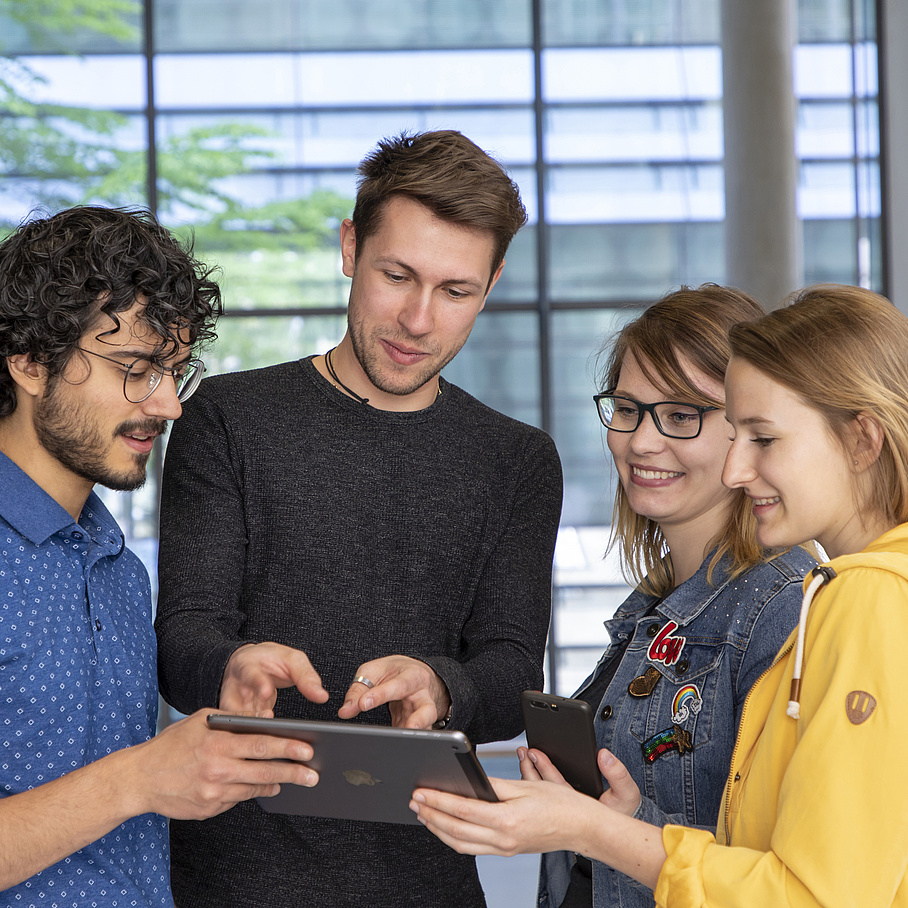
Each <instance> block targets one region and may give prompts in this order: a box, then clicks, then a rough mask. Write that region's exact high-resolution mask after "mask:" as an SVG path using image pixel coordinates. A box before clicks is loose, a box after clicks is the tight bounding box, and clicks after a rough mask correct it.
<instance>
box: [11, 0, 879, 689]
mask: <svg viewBox="0 0 908 908" xmlns="http://www.w3.org/2000/svg"><path fill="white" fill-rule="evenodd" d="M719 7H720V2H719V0H685V2H684V3H678V2H676V0H608V2H604V0H495V2H489V0H459V2H458V3H456V4H455V3H450V2H447V0H369V2H362V0H331V2H330V3H329V2H328V0H258V2H255V3H250V2H242V0H144V2H142V0H66V2H64V0H0V174H2V177H3V178H2V180H0V228H9V227H11V226H13V225H15V224H16V223H18V222H19V221H20V220H21V219H22V218H23V217H25V216H26V215H27V214H28V212H29V211H30V210H31V209H33V208H36V207H38V208H43V209H46V210H54V209H56V208H59V207H63V206H66V205H70V204H75V203H80V202H97V203H102V204H110V205H136V204H140V205H146V204H147V205H151V206H152V207H154V208H155V209H156V210H157V211H158V213H159V215H160V216H161V218H162V219H163V220H164V221H165V223H167V224H168V225H169V226H171V227H173V228H174V229H176V230H178V231H181V232H183V233H185V234H189V233H190V232H192V233H193V235H194V237H195V243H196V248H197V250H198V252H199V253H200V255H201V256H202V257H203V258H205V259H207V260H210V261H212V262H216V263H218V264H219V265H220V266H221V268H222V277H223V286H224V294H225V301H226V307H227V314H226V316H225V318H224V319H223V321H222V323H221V326H220V339H219V341H218V343H217V344H216V346H215V347H214V348H213V349H212V350H211V351H209V353H208V357H207V358H208V361H209V368H210V371H212V372H221V371H230V370H236V369H248V368H254V367H256V366H260V365H265V364H270V363H274V362H278V361H281V360H286V359H290V358H295V357H301V356H306V355H309V354H311V353H316V352H323V351H324V350H326V349H327V348H328V347H330V346H331V345H333V344H335V343H336V342H337V341H338V340H339V339H340V337H341V336H342V334H343V331H344V318H345V306H346V297H347V292H348V282H347V280H346V278H345V277H344V276H343V274H342V273H341V270H340V257H339V254H338V250H337V226H338V224H339V222H340V220H341V219H342V218H344V217H345V216H347V215H348V214H349V212H350V208H351V205H352V199H353V196H354V192H355V168H356V164H357V162H358V161H359V160H360V158H362V156H363V155H364V154H365V153H367V152H368V151H369V150H370V149H371V148H372V147H373V145H374V143H375V141H376V140H377V139H378V138H379V137H380V136H382V135H387V134H391V133H396V132H399V131H401V130H424V129H432V128H455V129H459V130H461V131H463V132H464V133H465V134H467V135H469V136H470V137H471V138H473V139H474V140H475V141H476V142H477V143H478V144H479V145H481V146H482V147H484V148H486V149H488V150H489V151H491V152H492V153H494V154H495V155H496V156H498V157H499V158H500V160H502V162H503V163H504V164H505V165H506V166H507V167H508V168H509V170H510V172H511V173H512V175H513V177H514V178H515V179H516V180H517V182H518V183H519V185H520V187H521V191H522V193H523V196H524V200H525V202H526V205H527V209H528V211H529V212H530V224H529V225H528V226H527V228H525V230H524V231H522V232H521V233H520V235H519V236H518V237H517V239H516V240H515V242H514V244H513V246H512V248H511V250H510V252H509V254H508V259H507V266H506V268H505V271H504V276H503V277H502V280H501V281H500V282H499V284H498V285H497V286H496V288H495V290H494V292H493V294H492V296H491V298H490V301H489V304H488V305H487V307H486V311H485V312H484V313H483V314H482V315H481V316H480V319H479V321H478V323H477V326H476V329H475V331H474V333H473V337H472V338H471V340H470V342H469V343H468V345H467V346H466V348H465V349H464V350H463V351H462V352H461V354H460V355H459V356H458V357H457V359H456V360H455V361H454V362H453V363H451V364H450V366H449V367H448V369H447V371H446V376H447V378H448V379H449V380H451V381H454V382H456V383H457V384H460V385H462V386H463V387H465V388H466V389H467V390H468V391H470V392H472V393H473V394H475V395H476V396H477V397H479V398H480V399H482V400H484V401H485V402H487V403H489V404H490V405H491V406H494V407H497V408H499V409H501V410H503V411H505V412H507V413H509V414H511V415H513V416H515V417H517V418H519V419H522V420H525V421H527V422H530V423H534V424H536V425H540V426H542V427H544V428H545V429H547V430H548V431H549V432H551V433H552V435H553V436H554V438H555V440H556V442H557V444H558V448H559V450H560V452H561V456H562V460H563V463H564V472H565V504H564V512H563V518H562V529H561V534H560V538H559V542H558V551H557V555H556V572H555V586H556V598H555V606H556V611H555V618H554V621H553V627H552V636H551V643H552V646H551V658H550V661H549V672H548V676H549V684H550V686H551V687H553V688H554V689H556V690H557V691H558V692H561V693H570V692H571V690H573V688H574V687H575V685H576V684H577V682H578V681H579V680H580V679H581V678H582V677H583V676H585V675H586V673H587V672H588V671H589V669H590V668H591V666H592V665H593V663H594V661H595V656H596V655H597V654H598V652H599V651H600V650H601V647H602V645H603V643H604V642H605V638H604V630H603V629H602V626H601V623H602V620H603V619H604V618H606V617H608V616H609V615H610V614H611V611H612V610H613V609H614V606H615V605H616V604H617V603H618V602H619V601H620V600H621V598H622V597H623V596H624V594H625V593H626V586H625V584H624V581H623V579H622V577H621V572H620V568H619V566H618V565H617V564H616V563H615V560H614V557H613V556H609V557H608V558H603V555H604V553H605V551H606V548H607V545H608V525H609V521H610V517H611V502H612V496H613V491H614V482H615V479H614V475H613V471H612V470H611V468H610V466H609V462H608V457H607V451H606V448H605V444H604V436H603V430H602V429H601V427H600V425H599V422H598V420H597V417H596V413H595V410H594V408H593V404H592V401H591V395H592V394H593V392H594V391H595V390H597V387H596V379H595V359H594V356H595V352H596V351H597V350H598V349H599V348H600V347H601V346H602V344H603V343H605V342H606V341H607V340H608V338H609V337H610V336H611V335H612V334H613V333H614V331H615V330H616V329H617V328H618V327H619V326H620V325H621V324H622V323H623V321H624V320H625V319H627V318H630V317H632V316H633V315H634V314H636V313H637V312H638V311H639V310H640V308H641V307H642V306H644V305H645V304H646V303H647V302H649V301H651V300H653V299H655V298H656V297H658V296H660V295H661V294H663V293H665V292H666V291H668V290H670V289H672V288H674V287H677V286H678V285H679V284H682V283H685V284H692V285H696V284H699V283H702V282H703V281H708V280H711V281H717V282H722V280H723V277H724V269H725V265H724V259H723V238H724V231H723V218H724V186H723V136H722V77H721V72H722V65H721V64H722V57H721V47H720V46H719V35H720V29H719V12H720V10H719ZM868 7H869V8H868ZM798 10H799V16H798V23H799V25H798V28H799V31H798V46H797V49H796V53H795V91H796V96H797V101H798V108H797V123H796V142H797V154H798V159H799V168H800V170H799V185H798V199H797V202H798V213H799V216H800V218H801V224H802V229H803V251H804V267H805V279H806V281H829V280H832V281H842V282H848V283H860V284H864V285H866V286H870V287H873V288H874V289H880V282H881V246H882V243H881V236H880V207H881V190H880V166H879V114H878V104H877V100H878V99H877V95H878V90H877V76H876V72H877V61H876V43H875V39H876V23H875V21H874V18H873V9H872V4H866V3H864V4H855V3H853V2H848V0H799V3H798ZM146 23H150V24H151V28H150V30H148V31H147V30H146ZM156 475H157V471H153V480H152V483H151V484H150V485H149V487H148V488H147V489H145V490H142V491H141V492H138V493H135V494H133V495H131V496H125V495H121V496H115V495H111V496H110V498H111V500H112V501H114V502H116V507H117V509H118V512H119V515H120V518H121V520H122V522H123V524H124V526H125V527H126V529H127V531H128V532H129V534H130V535H131V537H132V538H133V544H134V546H135V547H136V548H137V549H138V550H139V551H140V552H141V553H142V554H143V557H145V558H146V560H147V561H148V563H149V565H150V566H151V567H152V568H153V566H154V565H153V562H154V553H155V536H156V525H155V516H154V515H155V502H156V499H157V494H156V488H155V482H154V476H156Z"/></svg>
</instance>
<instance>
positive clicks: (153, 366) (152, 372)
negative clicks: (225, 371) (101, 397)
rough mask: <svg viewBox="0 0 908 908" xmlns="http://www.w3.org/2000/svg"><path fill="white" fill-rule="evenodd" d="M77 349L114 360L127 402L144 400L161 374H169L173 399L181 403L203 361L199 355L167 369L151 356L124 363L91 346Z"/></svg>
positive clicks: (195, 382) (195, 383)
mask: <svg viewBox="0 0 908 908" xmlns="http://www.w3.org/2000/svg"><path fill="white" fill-rule="evenodd" d="M79 349H80V350H81V351H82V352H83V353H89V354H91V356H97V357H98V359H106V360H107V361H108V362H109V363H115V364H116V365H117V366H119V367H120V369H121V370H122V372H123V396H124V397H125V398H126V399H127V400H128V401H129V402H130V403H131V404H140V403H142V401H143V400H148V398H149V397H151V395H152V394H154V391H155V388H157V386H158V385H159V384H161V379H162V378H163V377H164V376H165V375H169V376H171V377H172V378H173V383H174V385H176V391H177V400H179V401H180V403H183V402H185V401H187V400H189V398H190V397H191V396H192V395H193V393H194V392H195V389H196V388H198V386H199V382H200V381H201V380H202V376H203V375H204V374H205V363H203V362H202V361H201V360H200V359H191V360H189V361H188V362H185V363H182V364H181V365H179V366H175V367H174V368H172V369H168V368H167V366H162V365H161V364H160V363H158V362H155V361H154V360H151V359H135V360H133V361H132V362H131V363H124V362H122V361H121V360H119V359H114V358H113V357H112V356H104V354H103V353H95V351H94V350H85V349H84V348H83V347H79Z"/></svg>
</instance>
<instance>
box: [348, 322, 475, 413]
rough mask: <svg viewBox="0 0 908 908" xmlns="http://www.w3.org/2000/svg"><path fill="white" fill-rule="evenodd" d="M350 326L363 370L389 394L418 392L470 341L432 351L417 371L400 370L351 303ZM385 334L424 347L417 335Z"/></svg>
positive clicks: (391, 339) (402, 394)
mask: <svg viewBox="0 0 908 908" xmlns="http://www.w3.org/2000/svg"><path fill="white" fill-rule="evenodd" d="M347 328H348V329H349V332H350V342H351V343H352V345H353V353H354V355H355V356H356V358H357V359H358V360H359V364H360V366H362V369H363V372H365V373H366V377H367V378H368V379H369V381H370V382H372V384H373V385H375V387H376V388H378V390H379V391H384V392H385V393H386V394H396V395H398V396H399V397H405V396H406V395H407V394H412V393H413V392H414V391H418V390H419V389H420V388H422V387H423V386H424V385H426V384H428V383H429V382H430V381H432V379H433V378H435V376H436V375H438V373H439V372H441V370H442V369H444V367H445V366H447V364H448V363H449V362H451V360H452V359H454V357H455V356H457V354H458V353H459V352H460V349H461V347H463V345H464V344H465V343H466V341H467V338H466V337H465V338H464V339H463V340H462V341H461V342H460V343H459V344H457V345H455V346H454V347H453V348H452V349H450V350H447V351H445V352H444V353H441V354H439V351H438V350H433V351H432V352H431V353H430V354H429V357H428V358H427V362H425V363H424V364H423V366H422V367H421V368H420V369H419V370H418V371H416V372H410V371H409V370H407V371H403V370H402V371H401V372H399V373H398V372H396V371H395V370H394V369H392V368H389V367H388V365H387V358H386V357H384V356H383V355H382V353H381V351H380V350H379V345H378V340H377V338H375V337H374V336H373V337H372V338H369V337H368V336H367V335H366V329H365V327H364V325H363V322H362V320H359V319H356V318H355V317H354V316H353V315H352V313H351V311H350V308H349V306H348V309H347ZM382 337H383V338H384V339H385V340H388V341H390V342H391V343H394V342H395V341H399V342H400V343H402V344H404V345H405V346H409V347H417V348H421V347H422V344H421V342H420V341H419V340H418V339H417V338H413V337H410V336H409V335H406V334H401V333H400V332H398V334H397V335H395V336H394V337H389V336H388V332H387V331H385V332H382ZM370 341H371V343H370Z"/></svg>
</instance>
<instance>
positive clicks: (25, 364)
mask: <svg viewBox="0 0 908 908" xmlns="http://www.w3.org/2000/svg"><path fill="white" fill-rule="evenodd" d="M6 368H7V369H9V374H10V376H11V377H12V379H13V381H14V382H15V383H16V384H17V385H18V386H19V388H21V389H22V391H23V392H24V393H26V394H30V395H31V396H32V397H38V396H40V395H41V394H42V393H43V391H44V386H45V384H46V382H47V369H46V368H45V367H44V366H43V365H42V364H41V363H38V362H35V360H33V359H32V355H31V353H17V354H16V355H15V356H7V358H6Z"/></svg>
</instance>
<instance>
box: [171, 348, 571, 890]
mask: <svg viewBox="0 0 908 908" xmlns="http://www.w3.org/2000/svg"><path fill="white" fill-rule="evenodd" d="M442 391H443V393H442V395H441V396H440V397H438V398H437V399H436V401H435V403H433V404H432V406H430V407H428V408H426V409H425V410H420V411H417V412H413V413H391V412H386V411H381V410H376V409H373V408H372V407H369V406H366V405H363V404H361V403H359V402H357V401H354V400H352V399H351V398H349V397H347V396H346V395H343V394H341V393H340V392H339V391H337V390H336V389H335V388H334V387H333V386H332V385H330V384H329V383H328V382H327V381H325V380H324V379H323V378H322V377H321V376H320V375H319V374H318V372H317V371H316V369H315V367H314V365H313V364H312V361H311V360H309V359H307V360H303V361H301V362H294V363H286V364H283V365H280V366H274V367H270V368H267V369H261V370H257V371H255V372H247V373H237V374H231V375H223V376H218V377H215V378H210V379H207V380H206V381H205V382H203V384H202V386H201V388H200V389H199V391H198V393H197V394H196V395H195V397H194V398H193V399H192V401H190V402H189V404H188V405H187V407H186V410H185V413H184V415H183V417H182V418H181V419H180V420H178V421H177V422H176V423H175V424H174V429H173V434H172V436H171V439H170V443H169V445H168V450H167V458H166V464H165V471H164V488H163V498H162V508H161V550H160V594H159V603H158V616H157V621H156V629H157V632H158V645H159V657H158V658H159V670H160V680H161V690H162V693H163V695H164V697H165V698H166V699H167V700H168V702H170V703H171V704H173V705H174V706H175V707H176V708H177V709H179V710H181V711H183V712H191V711H194V710H195V709H198V708H200V707H202V706H214V705H216V703H217V694H218V688H219V685H220V680H221V676H222V673H223V670H224V666H225V665H226V662H227V660H228V658H229V657H230V654H231V653H232V652H233V651H234V650H235V649H236V648H237V647H238V646H240V645H242V644H243V643H246V642H259V641H264V640H274V641H277V642H279V643H283V644H286V645H288V646H293V647H296V648H298V649H301V650H303V651H304V652H305V653H306V654H307V655H308V656H309V658H310V660H311V662H312V664H313V666H314V667H315V669H316V670H317V671H318V672H319V674H320V675H321V677H322V681H323V683H324V685H325V688H326V689H327V690H328V691H329V692H330V694H331V700H330V701H329V702H328V703H327V704H325V705H318V704H312V703H308V702H306V701H305V700H304V699H303V697H302V696H301V695H300V694H299V693H298V692H297V691H295V690H288V691H281V692H280V693H279V695H278V701H277V705H276V708H275V714H276V715H279V716H294V717H300V718H313V719H336V718H337V710H338V708H339V707H340V705H341V702H342V697H343V694H344V693H345V691H346V690H347V687H348V685H349V683H350V681H351V680H352V678H353V675H354V672H355V669H356V668H357V667H358V666H359V665H360V664H361V663H363V662H366V661H368V660H370V659H375V658H378V657H380V656H385V655H390V654H394V653H403V654H405V655H409V656H414V657H417V658H420V659H422V660H424V661H425V662H428V663H429V664H430V665H431V666H432V667H433V668H434V669H435V671H436V672H438V674H439V675H440V676H441V677H442V679H443V680H444V681H445V683H446V684H447V686H448V689H449V691H450V693H451V697H452V700H453V704H454V712H453V716H452V722H451V726H452V727H454V728H458V729H461V730H463V731H465V732H466V734H467V735H468V737H469V738H470V739H471V740H472V741H473V742H474V743H480V742H484V741H492V740H501V739H507V738H510V737H512V736H513V735H515V734H517V733H519V732H520V730H521V720H520V706H519V694H520V692H521V691H522V690H524V689H525V688H539V687H540V686H541V684H542V660H543V651H544V643H545V637H546V632H547V629H548V620H549V608H550V586H551V566H552V553H553V549H554V542H555V533H556V529H557V524H558V517H559V513H560V506H561V468H560V463H559V460H558V455H557V453H556V451H555V447H554V445H553V443H552V441H551V439H550V438H549V437H548V436H547V435H546V434H545V433H543V432H541V431H539V430H538V429H534V428H532V427H530V426H526V425H524V424H522V423H519V422H516V421H515V420H512V419H509V418H508V417H505V416H503V415H502V414H500V413H497V412H495V411H494V410H491V409H489V408H488V407H486V406H484V405H483V404H481V403H479V402H478V401H477V400H475V399H474V398H472V397H470V396H469V395H468V394H466V393H465V392H463V391H461V390H460V389H459V388H457V387H455V386H453V385H450V384H448V383H446V382H442ZM362 720H363V721H367V722H371V723H375V722H389V721H390V718H389V715H388V711H387V708H385V707H380V708H378V709H376V710H374V711H373V713H370V714H367V715H366V716H363V717H362ZM171 840H172V846H173V886H174V896H175V898H176V902H177V905H180V906H187V908H192V906H203V905H212V906H214V905H218V906H252V905H268V906H279V905H280V906H283V905H287V906H289V905H307V906H308V905H313V906H315V905H318V906H338V908H340V906H351V908H352V906H356V908H384V906H387V908H401V906H408V905H412V906H419V908H427V906H436V905H437V906H448V905H450V906H452V908H453V906H455V905H456V906H472V905H482V904H483V903H484V900H483V897H482V893H481V890H480V887H479V884H478V880H477V877H476V872H475V865H474V862H473V860H472V859H471V858H468V857H462V856H460V855H457V854H455V853H454V852H453V851H451V850H450V849H448V848H447V847H446V846H445V845H442V844H441V843H440V842H439V841H438V840H437V839H435V838H434V837H433V836H432V835H431V834H430V833H428V832H427V831H426V830H424V829H423V828H422V827H420V826H399V825H392V824H384V823H371V824H370V823H353V822H348V821H341V820H328V819H320V818H307V817H290V816H283V815H276V814H269V813H266V812H265V811H263V810H262V809H261V808H260V807H259V806H258V805H257V804H256V803H254V802H247V803H245V804H241V805H239V806H237V807H235V808H234V809H233V810H230V811H228V812H227V813H226V814H223V815H222V816H220V817H216V818H214V819H212V820H207V821H204V822H201V823H199V822H174V823H172V824H171Z"/></svg>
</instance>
